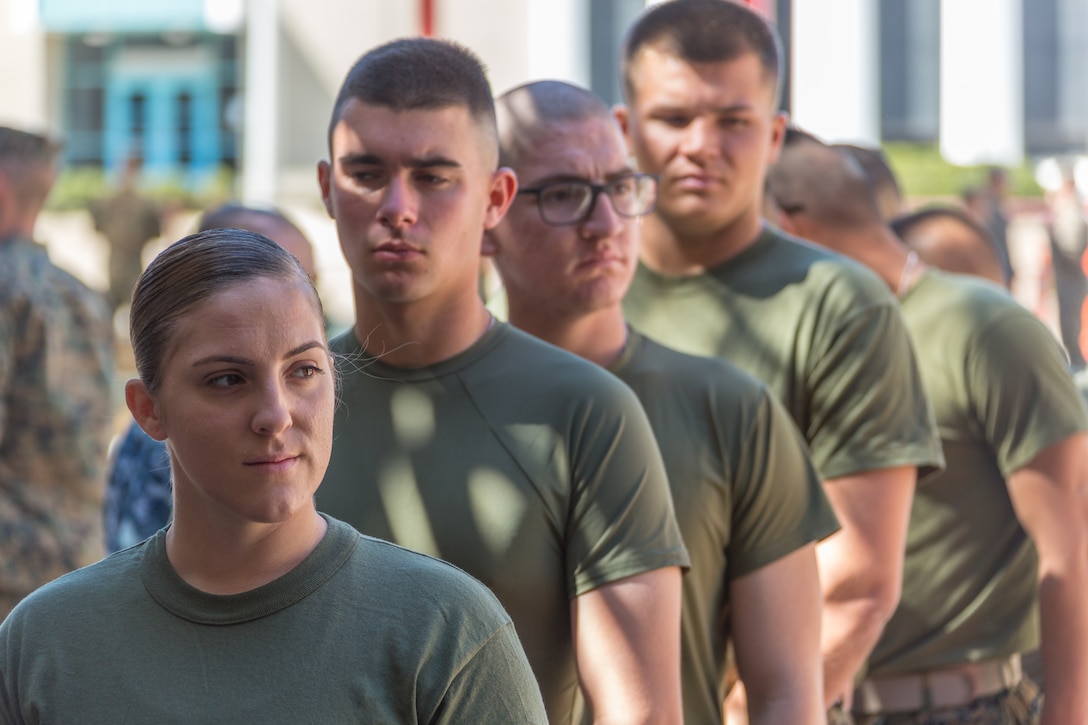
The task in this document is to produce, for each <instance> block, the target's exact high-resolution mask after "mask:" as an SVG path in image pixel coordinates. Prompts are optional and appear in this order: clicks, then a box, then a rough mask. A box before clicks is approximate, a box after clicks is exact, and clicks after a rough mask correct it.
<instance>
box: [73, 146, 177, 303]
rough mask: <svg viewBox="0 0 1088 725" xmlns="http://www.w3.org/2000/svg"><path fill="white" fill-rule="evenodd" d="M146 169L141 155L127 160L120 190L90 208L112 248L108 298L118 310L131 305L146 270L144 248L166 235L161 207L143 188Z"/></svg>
mask: <svg viewBox="0 0 1088 725" xmlns="http://www.w3.org/2000/svg"><path fill="white" fill-rule="evenodd" d="M142 166H143V162H142V160H141V158H140V157H139V156H136V155H134V156H130V157H129V158H128V159H126V160H125V167H124V170H123V172H122V175H121V181H120V184H119V185H118V188H117V189H116V190H115V191H114V192H113V193H112V194H110V195H109V196H106V197H104V198H102V199H96V200H95V201H93V202H91V205H90V211H91V217H92V219H93V220H94V228H95V231H97V232H99V233H100V234H101V235H102V237H103V238H104V239H105V240H106V242H107V244H108V245H109V263H108V267H107V269H108V271H109V291H108V292H107V295H106V299H107V300H108V301H109V303H110V306H111V307H112V308H113V309H114V310H117V309H118V308H120V307H122V306H124V305H127V304H128V303H129V299H130V298H131V297H132V287H133V285H135V284H136V279H137V278H138V277H139V276H140V272H141V270H143V259H142V252H143V249H144V246H145V245H146V244H147V243H148V242H149V241H151V240H152V239H155V238H156V237H158V236H159V235H160V234H162V222H161V211H160V210H159V207H158V205H157V204H156V203H155V202H154V201H152V200H151V199H149V198H147V197H146V196H144V195H143V193H141V191H140V189H139V181H140V169H141V167H142Z"/></svg>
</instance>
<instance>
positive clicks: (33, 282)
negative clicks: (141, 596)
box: [0, 126, 113, 619]
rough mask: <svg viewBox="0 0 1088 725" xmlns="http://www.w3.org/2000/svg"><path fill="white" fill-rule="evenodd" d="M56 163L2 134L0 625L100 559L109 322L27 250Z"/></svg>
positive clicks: (43, 147)
mask: <svg viewBox="0 0 1088 725" xmlns="http://www.w3.org/2000/svg"><path fill="white" fill-rule="evenodd" d="M59 153H60V147H59V146H58V145H57V144H56V143H55V142H53V141H52V140H50V139H49V138H47V137H45V136H42V135H39V134H36V133H30V132H27V131H23V130H20V129H15V128H9V127H5V126H0V619H3V618H4V617H6V616H7V614H8V612H9V611H11V609H12V608H13V607H14V606H15V605H16V604H18V603H19V601H20V600H21V599H22V598H23V597H25V596H26V595H27V594H30V593H31V592H32V591H34V590H35V589H37V588H38V587H39V586H41V585H42V584H45V583H46V582H49V581H51V580H53V579H55V578H57V577H59V576H60V575H62V574H66V573H68V572H70V571H72V570H74V569H78V568H80V567H82V566H87V565H88V564H92V563H94V562H95V561H98V560H99V559H101V558H102V555H103V553H104V549H103V545H102V523H101V521H102V520H101V517H100V512H101V505H102V490H103V485H104V480H103V473H104V470H105V465H106V446H107V444H108V442H109V428H110V381H111V379H112V375H113V328H112V326H111V324H110V313H109V310H108V309H107V307H106V304H105V301H104V300H103V299H102V298H101V297H100V296H99V295H98V294H96V293H94V292H92V291H91V290H89V289H87V287H86V286H84V285H83V284H82V283H81V282H79V281H78V280H77V279H75V278H74V277H72V276H71V275H70V274H68V273H67V272H64V271H63V270H61V269H59V268H58V267H56V266H55V265H53V263H52V262H50V261H49V254H48V252H47V251H46V249H45V248H44V247H43V246H41V245H40V244H37V243H36V242H34V241H33V234H34V225H35V223H36V221H37V218H38V214H39V212H40V211H41V209H42V206H43V205H44V204H45V200H46V198H47V197H48V196H49V191H50V190H51V189H52V187H53V182H54V180H55V179H56V172H57V156H58V155H59Z"/></svg>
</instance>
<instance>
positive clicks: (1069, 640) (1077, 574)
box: [1039, 556, 1088, 725]
mask: <svg viewBox="0 0 1088 725" xmlns="http://www.w3.org/2000/svg"><path fill="white" fill-rule="evenodd" d="M1085 559H1088V556H1084V557H1076V560H1075V561H1074V562H1071V563H1070V568H1071V569H1072V573H1069V574H1066V575H1064V576H1061V575H1057V574H1052V573H1048V572H1046V571H1042V572H1040V581H1039V610H1040V618H1041V628H1042V653H1043V672H1044V675H1045V677H1046V700H1045V705H1044V708H1043V720H1042V723H1043V725H1058V723H1072V722H1088V689H1085V687H1084V683H1085V682H1088V605H1086V603H1088V562H1086V561H1085Z"/></svg>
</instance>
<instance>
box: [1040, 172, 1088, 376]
mask: <svg viewBox="0 0 1088 725" xmlns="http://www.w3.org/2000/svg"><path fill="white" fill-rule="evenodd" d="M1046 205H1047V212H1048V217H1049V218H1048V223H1047V234H1048V237H1049V239H1050V267H1051V269H1052V270H1053V271H1054V292H1055V294H1056V295H1057V298H1058V326H1059V328H1060V330H1061V337H1062V343H1063V344H1064V345H1065V349H1066V351H1067V352H1068V353H1069V361H1070V364H1071V365H1072V366H1073V369H1075V370H1079V369H1081V368H1083V367H1084V365H1085V347H1086V345H1085V341H1084V339H1083V338H1084V336H1085V324H1084V307H1085V298H1086V297H1088V277H1086V276H1085V273H1084V253H1085V250H1086V249H1088V223H1086V222H1085V218H1084V199H1083V198H1082V197H1081V194H1080V191H1079V190H1078V189H1077V182H1076V179H1075V178H1074V176H1073V170H1072V168H1071V167H1069V166H1065V167H1063V169H1062V180H1061V185H1060V186H1059V187H1058V188H1057V189H1056V190H1054V191H1052V192H1049V193H1048V194H1047V195H1046Z"/></svg>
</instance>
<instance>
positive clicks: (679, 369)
mask: <svg viewBox="0 0 1088 725" xmlns="http://www.w3.org/2000/svg"><path fill="white" fill-rule="evenodd" d="M610 369H611V370H612V372H614V373H615V374H616V375H617V376H619V378H620V379H621V380H623V381H624V382H625V383H627V384H628V385H630V386H631V389H632V390H634V391H635V394H636V395H637V396H638V398H639V400H640V401H642V405H643V407H644V408H645V409H646V414H647V417H649V419H650V424H651V425H652V426H653V428H654V433H655V434H656V436H657V441H658V444H659V446H660V448H661V453H662V456H663V457H664V460H665V470H666V471H667V472H668V475H669V485H670V487H671V488H672V496H673V504H674V506H675V507H676V516H677V520H678V521H679V523H680V531H681V533H683V535H684V542H685V543H686V544H687V547H688V553H689V554H690V555H691V570H690V571H689V572H688V573H687V575H686V576H685V577H684V584H683V586H684V604H683V626H682V635H683V649H682V663H683V664H682V675H683V686H684V716H685V720H686V721H687V722H693V723H694V722H703V723H710V722H721V715H722V700H723V698H724V695H725V693H724V692H723V685H724V682H723V678H724V675H725V667H726V657H725V654H726V644H727V642H728V639H729V636H730V631H729V628H728V627H727V626H725V625H724V624H723V623H725V622H728V621H729V612H730V601H729V584H730V582H732V581H733V580H734V579H737V578H738V577H742V576H744V575H745V574H750V573H751V572H753V571H756V570H757V569H761V568H763V567H765V566H767V565H768V564H771V563H773V562H775V561H777V560H778V559H780V558H782V557H783V556H785V555H787V554H789V553H791V552H793V551H796V550H797V549H798V548H800V547H802V546H804V545H805V544H808V543H811V542H813V541H817V540H819V539H822V538H823V537H825V536H828V535H829V534H831V533H833V532H834V531H835V530H836V529H838V522H837V521H836V520H835V515H834V513H832V511H831V505H830V504H829V503H828V501H827V498H826V496H825V495H824V491H823V487H822V486H821V484H820V478H819V476H818V475H817V473H816V469H815V468H814V467H813V465H812V463H811V461H810V460H809V456H808V452H807V450H806V448H805V443H804V441H803V440H802V439H801V436H800V434H799V433H798V432H797V429H796V427H795V426H794V424H793V421H792V420H790V418H789V415H788V414H787V413H786V411H785V410H784V409H783V408H782V406H781V405H780V404H779V403H778V402H777V401H776V400H774V398H773V397H772V396H771V394H770V392H769V391H768V390H767V388H766V386H764V385H763V384H762V383H760V382H759V381H757V380H756V379H755V378H753V377H751V376H750V375H748V374H747V373H744V372H742V371H741V370H739V369H738V368H736V367H735V366H733V365H731V364H729V363H727V362H725V361H723V360H716V359H712V358H700V357H693V356H691V355H685V354H683V353H679V352H676V351H675V350H670V349H668V348H666V347H662V346H661V345H658V344H657V343H655V342H653V341H652V340H649V339H647V338H645V337H643V336H642V335H640V334H639V333H637V332H635V331H632V332H631V333H630V336H629V338H628V342H627V345H626V347H625V348H624V351H623V353H622V354H621V355H620V357H619V359H618V360H617V361H616V362H615V363H613V365H612V366H611V368H610Z"/></svg>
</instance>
